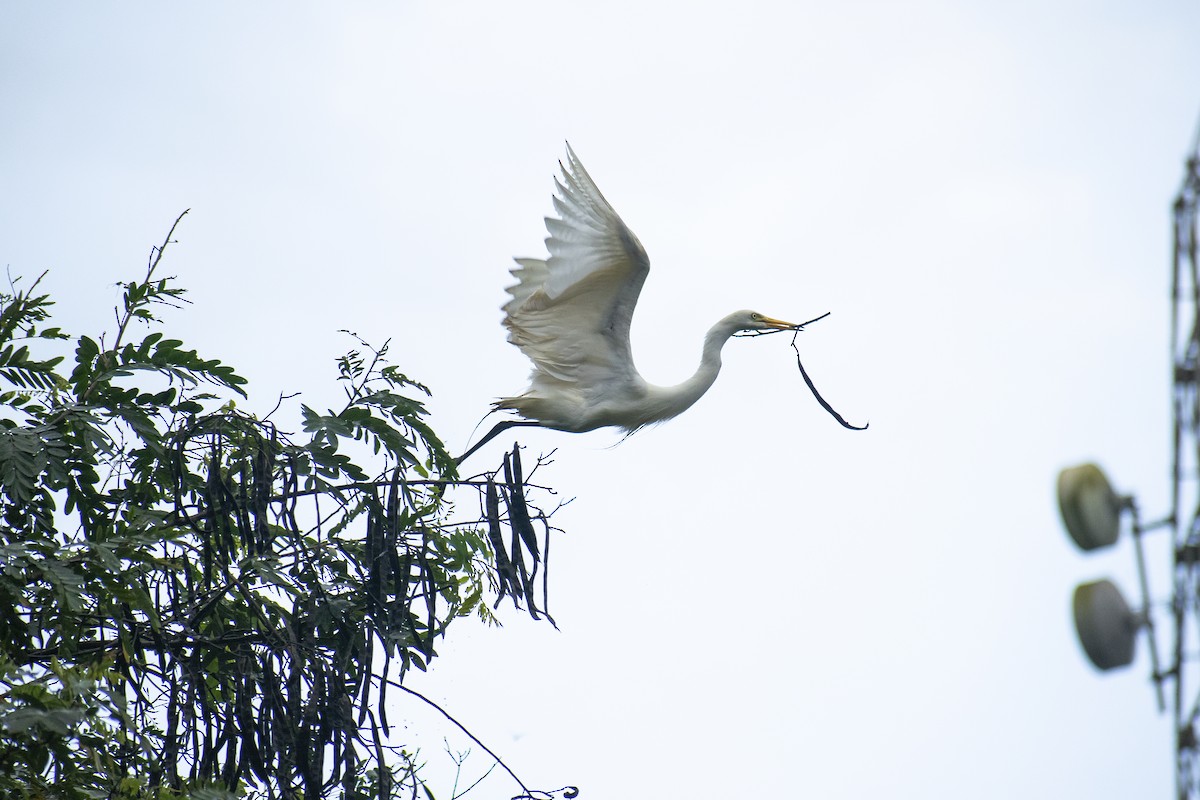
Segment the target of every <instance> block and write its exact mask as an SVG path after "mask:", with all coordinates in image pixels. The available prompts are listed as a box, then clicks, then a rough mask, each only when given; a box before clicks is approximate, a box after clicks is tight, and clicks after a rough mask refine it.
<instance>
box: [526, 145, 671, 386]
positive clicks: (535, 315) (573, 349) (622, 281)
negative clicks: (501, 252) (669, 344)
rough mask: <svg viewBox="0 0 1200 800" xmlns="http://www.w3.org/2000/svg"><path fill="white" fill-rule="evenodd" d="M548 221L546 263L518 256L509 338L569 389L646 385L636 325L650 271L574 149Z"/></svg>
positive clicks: (539, 369) (538, 370)
mask: <svg viewBox="0 0 1200 800" xmlns="http://www.w3.org/2000/svg"><path fill="white" fill-rule="evenodd" d="M560 166H561V167H562V180H561V181H559V180H556V181H555V187H556V189H557V194H556V195H555V197H554V209H555V211H556V212H557V213H558V215H559V217H558V218H557V219H555V218H547V219H546V229H547V231H549V233H550V236H549V237H548V238H547V239H546V249H547V250H548V251H549V252H550V257H549V258H548V259H546V260H545V261H542V260H537V259H517V264H518V266H517V268H516V269H514V270H513V273H512V274H513V276H514V277H515V278H516V279H517V283H516V285H514V286H511V287H509V289H508V292H509V294H510V295H511V296H512V299H511V300H509V302H508V303H506V304H505V306H504V311H505V318H504V325H505V327H507V328H508V330H509V341H510V342H512V343H513V344H515V345H517V346H518V347H519V348H521V351H522V352H524V353H525V355H527V356H528V357H529V358H530V360H531V361H533V363H534V367H535V369H534V386H533V387H531V392H535V391H536V390H537V384H538V380H539V377H546V378H552V379H553V380H554V381H556V382H558V383H559V384H560V385H561V386H562V388H566V386H572V387H573V388H575V389H576V390H578V391H580V392H582V393H583V394H584V395H587V394H589V390H593V389H600V388H601V387H604V388H607V389H608V390H609V391H611V390H613V389H614V388H617V387H616V386H615V385H614V384H620V385H623V386H625V387H628V386H630V385H631V384H633V383H637V382H639V381H640V378H639V376H638V374H637V370H636V369H635V368H634V366H633V357H632V354H631V352H630V348H629V324H630V321H631V320H632V319H633V309H634V306H635V305H636V304H637V299H638V295H639V294H640V293H641V290H642V284H643V283H644V282H645V280H646V275H647V273H648V272H649V270H650V261H649V259H648V258H647V256H646V251H645V250H644V249H643V248H642V245H641V243H640V242H638V240H637V237H636V236H634V234H633V232H632V231H630V230H629V228H627V227H626V226H625V223H624V222H622V221H621V218H620V217H619V216H617V212H616V211H614V210H613V208H612V206H611V205H609V203H608V201H607V200H605V199H604V195H602V194H601V193H600V190H599V189H598V188H596V184H595V182H594V181H592V179H591V176H589V175H588V173H587V171H586V170H585V169H584V168H583V164H581V163H580V162H579V159H578V158H577V157H576V156H575V153H574V152H573V151H572V150H571V149H570V147H569V146H568V148H567V163H566V164H565V165H563V164H560Z"/></svg>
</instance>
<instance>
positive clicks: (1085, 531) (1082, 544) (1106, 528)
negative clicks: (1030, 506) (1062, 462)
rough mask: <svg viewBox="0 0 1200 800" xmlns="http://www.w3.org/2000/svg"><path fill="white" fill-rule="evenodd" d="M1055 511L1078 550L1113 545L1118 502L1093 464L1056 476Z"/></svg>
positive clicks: (1071, 468)
mask: <svg viewBox="0 0 1200 800" xmlns="http://www.w3.org/2000/svg"><path fill="white" fill-rule="evenodd" d="M1058 510H1059V511H1060V512H1061V513H1062V518H1063V524H1064V525H1065V526H1066V528H1067V533H1069V534H1070V535H1071V538H1072V539H1074V540H1075V544H1077V545H1079V548H1080V549H1081V550H1095V549H1097V548H1100V547H1110V546H1112V545H1113V544H1115V543H1116V541H1117V533H1118V531H1119V526H1120V519H1121V499H1120V498H1119V497H1117V493H1116V492H1114V491H1113V488H1112V485H1111V484H1110V483H1109V482H1108V478H1106V477H1104V473H1103V472H1101V471H1100V468H1099V467H1097V466H1096V465H1095V464H1082V465H1080V466H1078V467H1069V468H1068V469H1064V470H1063V471H1062V472H1060V473H1058Z"/></svg>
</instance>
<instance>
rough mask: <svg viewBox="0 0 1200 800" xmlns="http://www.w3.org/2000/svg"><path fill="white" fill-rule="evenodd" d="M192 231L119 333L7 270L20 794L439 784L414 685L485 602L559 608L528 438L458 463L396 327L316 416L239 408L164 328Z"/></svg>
mask: <svg viewBox="0 0 1200 800" xmlns="http://www.w3.org/2000/svg"><path fill="white" fill-rule="evenodd" d="M185 213H186V212H185ZM180 218H181V219H182V215H181V217H180ZM178 223H179V220H176V225H178ZM174 230H175V228H174V227H172V233H173V232H174ZM170 242H171V234H168V236H167V239H166V240H165V241H164V243H163V245H162V246H160V247H157V248H154V249H153V251H152V253H151V259H150V264H149V268H148V269H147V271H146V275H145V278H144V279H143V280H140V281H132V282H129V283H125V284H123V285H122V288H123V298H122V305H121V307H120V308H118V309H117V312H118V313H117V330H116V331H115V333H114V334H113V335H112V339H111V341H108V339H107V336H103V335H101V336H95V337H89V336H86V335H81V336H78V337H75V338H71V337H68V335H67V334H65V333H63V331H62V330H60V329H59V328H57V327H51V326H49V324H48V323H49V320H50V312H51V308H52V306H53V302H52V301H51V299H50V296H49V295H48V294H45V293H40V292H39V286H40V282H41V278H39V279H38V280H37V281H34V282H33V283H32V285H30V286H28V287H27V288H20V283H19V281H14V282H13V285H12V287H11V288H10V289H9V290H8V291H7V292H0V385H2V386H3V389H2V391H0V648H2V649H0V795H2V796H4V797H13V798H39V799H40V798H47V799H48V798H55V799H56V800H58V799H60V798H61V800H77V799H78V800H83V799H84V798H89V799H90V798H126V799H127V800H132V798H177V797H191V798H196V799H197V800H217V798H227V797H241V796H249V797H263V798H304V799H305V800H315V799H316V798H325V797H340V798H346V800H352V799H353V800H357V799H359V798H362V799H363V800H365V799H366V798H369V797H370V798H388V797H399V796H401V792H403V793H404V796H406V797H407V796H416V794H415V793H416V791H417V789H418V787H421V788H422V789H423V791H424V792H425V794H426V795H427V796H428V797H430V798H432V797H433V792H432V790H431V789H430V788H429V787H427V786H424V785H423V783H422V781H421V777H420V776H419V775H417V774H416V770H417V761H416V760H415V759H414V758H413V756H412V753H410V752H409V751H407V750H405V749H403V747H402V745H399V744H393V743H392V740H391V739H390V738H389V736H388V732H389V730H390V727H391V726H390V723H389V720H388V715H387V708H388V702H387V701H388V692H389V689H393V690H395V689H397V688H401V689H404V688H405V687H403V685H402V682H403V680H404V677H405V675H406V674H407V673H408V672H409V671H410V670H412V669H418V670H423V669H425V668H426V667H427V665H428V664H429V662H430V660H431V659H433V658H434V657H435V656H436V655H437V651H436V648H435V646H436V643H437V640H438V639H439V637H443V636H444V635H445V634H446V630H447V628H448V626H449V625H450V623H451V622H452V621H453V620H456V619H459V618H462V617H467V616H477V617H480V618H482V619H483V620H485V621H489V622H491V621H494V620H495V618H494V616H493V613H492V610H491V609H490V608H489V606H488V604H487V598H490V597H495V601H496V602H497V603H498V602H499V599H500V597H502V596H503V595H504V594H511V595H512V597H513V599H514V601H515V602H518V603H521V604H524V605H525V607H526V608H527V610H528V611H529V613H531V614H533V615H534V616H535V618H536V617H538V616H539V608H538V605H537V603H538V599H537V592H536V584H535V578H536V577H537V575H538V569H539V568H541V569H542V578H543V580H544V577H545V571H544V564H543V563H541V562H542V552H543V551H544V549H545V547H546V545H548V541H545V540H544V541H543V544H542V547H539V545H538V538H537V535H538V533H541V534H543V537H548V536H549V532H550V530H551V528H550V525H549V523H548V520H547V518H546V515H544V514H541V513H540V512H538V511H537V510H536V509H532V510H531V509H530V508H529V506H528V505H527V503H526V501H525V494H526V491H527V484H526V479H525V477H523V476H522V475H521V473H520V469H521V468H520V460H519V453H518V452H517V451H515V450H514V452H513V453H512V455H511V456H510V457H508V458H506V462H505V467H504V469H505V470H506V474H505V475H503V476H500V475H497V474H496V473H490V474H483V475H481V476H480V479H479V480H473V481H461V480H459V478H458V475H457V472H456V466H455V463H454V460H453V459H452V458H451V457H450V455H449V454H448V452H447V451H446V448H445V447H444V446H443V444H442V442H441V441H440V440H439V439H438V437H437V436H436V435H435V433H434V431H433V430H432V429H431V428H430V426H429V424H428V422H427V420H426V416H427V412H426V408H425V406H424V405H423V403H422V398H424V397H425V396H426V395H428V389H426V387H424V386H423V385H421V384H420V383H418V382H416V381H414V380H411V379H410V378H408V377H406V376H405V375H404V374H402V373H401V372H400V371H398V370H397V368H396V367H394V366H391V365H389V364H388V363H387V352H388V348H387V345H386V344H385V345H384V346H382V347H379V348H372V347H370V346H368V345H367V344H366V343H365V342H361V341H358V340H356V345H355V349H354V350H352V351H351V352H350V353H348V354H347V355H346V356H344V357H343V358H341V359H340V360H339V361H338V363H337V369H338V374H337V380H338V381H339V382H340V383H341V384H342V386H343V388H344V390H345V396H346V402H345V404H344V405H343V406H342V407H341V408H340V409H330V410H327V411H325V412H320V411H317V410H315V409H313V408H310V407H308V406H307V405H301V406H300V414H301V419H300V420H299V422H300V431H299V432H297V433H287V432H285V431H283V430H281V429H280V428H279V427H278V425H277V423H276V422H275V421H273V420H272V419H271V418H272V417H273V416H274V415H275V414H276V413H278V410H279V406H277V408H276V411H273V412H272V413H271V414H269V415H267V417H265V418H258V417H256V416H254V415H251V414H248V413H246V412H244V411H242V410H239V409H238V407H237V405H236V401H237V400H238V399H243V398H245V397H246V380H245V379H244V378H243V377H241V376H240V375H239V374H238V373H237V372H236V371H235V370H234V369H233V368H232V367H230V366H229V365H227V364H225V363H223V362H221V361H219V360H217V359H212V358H206V357H203V356H201V355H200V354H199V353H198V352H197V351H196V350H192V349H188V348H187V347H186V346H185V344H184V343H183V342H182V341H180V340H179V339H173V338H169V337H168V336H167V335H165V334H164V332H163V331H162V329H161V328H162V320H161V319H160V317H161V315H162V311H163V309H164V307H172V306H180V305H182V304H184V303H186V300H185V299H184V294H183V290H182V289H180V288H178V287H177V286H176V285H175V282H174V280H173V279H169V278H157V277H155V272H156V269H157V267H158V266H159V263H160V261H161V259H162V257H163V252H164V250H165V249H166V247H167V245H168V243H170ZM147 327H149V328H151V330H149V332H146V333H144V334H142V335H141V336H140V338H137V336H138V334H139V333H140V331H139V329H145V328H147ZM71 344H73V348H71V347H70V345H71ZM56 348H57V349H58V350H60V351H61V350H64V349H66V350H67V355H62V354H53V352H54V350H55V349H56ZM44 352H49V353H51V354H50V355H43V353H44ZM68 357H70V359H71V360H70V361H68V360H67V359H68ZM449 485H462V486H470V487H473V488H474V489H477V490H478V494H479V497H480V500H479V513H478V514H477V515H476V516H474V517H472V518H470V519H468V520H466V521H465V522H455V521H453V520H452V518H451V517H452V507H451V506H450V505H449V504H448V503H447V502H446V500H445V493H446V488H447V486H449ZM501 500H503V504H502V503H501ZM501 505H503V509H504V510H503V512H502V511H501ZM535 523H537V524H538V525H540V527H541V530H540V531H538V530H537V529H535ZM509 534H511V536H509ZM506 538H508V539H509V546H508V547H507V548H506V547H505V539H506ZM506 551H507V552H506ZM544 601H545V584H544V583H543V584H542V594H541V603H542V608H543V609H544ZM542 613H544V612H542ZM514 777H515V776H514ZM522 788H524V787H522ZM525 791H526V795H528V794H529V791H528V790H525Z"/></svg>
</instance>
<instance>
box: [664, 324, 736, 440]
mask: <svg viewBox="0 0 1200 800" xmlns="http://www.w3.org/2000/svg"><path fill="white" fill-rule="evenodd" d="M734 317H735V315H730V316H729V317H726V318H725V319H723V320H721V321H720V322H718V323H717V324H716V325H713V326H712V327H711V328H709V330H708V333H707V334H706V335H705V337H704V349H703V350H702V351H701V354H700V366H699V367H697V369H696V372H695V374H694V375H692V377H690V378H688V379H687V380H686V381H684V382H683V383H680V384H677V385H675V386H671V387H669V388H667V389H665V390H664V391H665V392H667V393H669V394H670V396H671V400H672V405H673V407H672V409H671V416H675V415H676V414H680V413H682V412H683V411H685V410H687V409H688V408H690V407H691V406H692V404H693V403H695V402H696V401H697V400H699V399H700V398H701V397H703V396H704V393H705V392H707V391H708V390H709V388H710V387H711V386H712V385H713V381H715V380H716V379H717V374H718V373H719V372H720V371H721V348H722V347H724V346H725V342H727V341H729V337H730V336H732V335H733V334H735V333H737V332H738V330H740V328H741V325H740V322H739V320H738V319H735V318H734Z"/></svg>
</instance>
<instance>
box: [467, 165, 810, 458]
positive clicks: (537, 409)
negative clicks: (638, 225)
mask: <svg viewBox="0 0 1200 800" xmlns="http://www.w3.org/2000/svg"><path fill="white" fill-rule="evenodd" d="M559 167H560V168H561V169H562V180H561V181H560V180H558V178H555V180H554V185H555V187H556V188H557V190H558V191H557V194H556V195H555V196H554V198H553V200H554V209H555V211H557V212H558V214H559V217H560V219H555V218H553V217H547V218H546V229H547V230H548V231H549V232H550V236H549V237H548V238H547V239H546V249H547V250H549V252H550V257H549V258H548V259H546V260H544V261H543V260H541V259H535V258H518V259H516V262H517V267H516V268H514V269H513V270H512V275H513V277H515V278H516V279H517V283H516V285H514V286H510V287H509V288H508V293H509V294H510V295H512V299H511V300H509V301H508V302H507V303H506V304H505V305H504V306H503V310H504V327H506V328H508V341H510V342H512V343H513V344H515V345H516V346H517V347H519V348H521V352H523V353H524V354H525V355H526V356H528V357H529V360H530V361H532V362H533V373H532V374H531V376H530V381H529V388H528V389H526V390H525V391H524V392H523V393H522V394H519V395H517V396H515V397H503V398H501V399H500V400H498V401H496V402H495V403H493V410H494V411H500V410H506V411H515V412H516V413H517V414H519V415H520V416H521V417H523V418H524V419H519V420H515V419H510V420H506V421H504V422H500V423H497V424H496V426H495V427H493V428H492V430H491V431H490V432H489V433H488V434H487V436H485V437H483V438H482V439H481V440H480V441H479V442H478V443H477V444H476V445H475V446H474V447H472V448H471V449H470V450H468V451H467V452H466V453H464V454H463V455H462V456H460V457H459V458H458V461H459V462H460V463H461V462H462V461H463V460H464V459H465V458H467V456H469V455H471V454H472V453H474V452H475V451H476V450H478V449H479V448H480V447H482V446H483V445H485V444H486V443H487V442H489V441H491V440H492V438H493V437H495V436H496V435H497V434H499V433H501V432H502V431H505V430H507V429H508V428H511V427H513V426H516V425H534V426H539V427H542V428H553V429H555V430H560V431H571V432H575V433H580V432H583V431H590V430H595V429H596V428H604V427H614V428H620V429H622V430H624V431H626V432H627V433H633V432H634V431H636V430H638V429H639V428H642V427H644V426H646V425H650V424H653V423H656V422H662V421H663V420H667V419H670V418H671V417H674V416H676V415H678V414H681V413H683V412H684V411H686V410H687V409H688V408H690V407H691V406H692V404H693V403H695V402H696V401H697V400H699V399H700V397H701V396H702V395H703V394H704V393H705V392H706V391H708V388H709V387H710V386H712V385H713V381H715V380H716V379H717V373H718V372H720V370H721V348H722V347H723V346H724V344H725V342H726V341H728V340H729V337H730V336H732V335H734V334H735V333H738V332H739V331H772V330H776V331H777V330H800V329H801V328H802V326H801V325H797V324H794V323H791V322H783V321H782V320H778V319H773V318H771V317H768V316H764V315H763V314H760V313H758V312H757V311H735V312H733V313H732V314H730V315H729V316H727V317H725V318H724V319H722V320H720V321H719V322H717V324H716V325H713V326H712V328H710V329H709V331H708V334H707V335H705V337H704V346H703V348H702V349H701V351H700V366H699V368H698V369H697V370H696V374H694V375H693V376H692V377H690V378H688V379H687V380H686V381H684V382H683V383H680V384H678V385H676V386H655V385H654V384H652V383H647V382H646V380H645V379H643V378H642V376H641V375H640V374H639V373H638V371H637V368H636V367H635V366H634V364H633V354H632V353H631V351H630V347H629V323H630V321H631V320H632V319H633V308H634V306H635V305H636V304H637V300H638V294H639V293H640V292H641V291H642V284H643V283H645V282H646V276H647V275H648V274H650V259H649V258H648V257H647V256H646V251H645V250H644V249H643V248H642V244H641V242H639V241H638V238H637V237H636V236H634V235H633V231H631V230H629V228H627V227H626V226H625V223H624V222H622V221H621V218H620V217H619V216H617V212H616V211H614V210H613V207H612V206H611V205H609V203H608V201H607V200H606V199H604V195H602V194H601V193H600V190H599V189H598V188H597V187H596V184H595V182H594V181H593V180H592V178H591V176H590V175H588V173H587V170H585V169H584V168H583V164H581V163H580V161H579V158H578V157H577V156H576V155H575V152H574V151H573V150H572V149H571V146H570V145H569V144H568V145H567V163H566V164H563V163H562V162H561V161H560V162H559Z"/></svg>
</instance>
